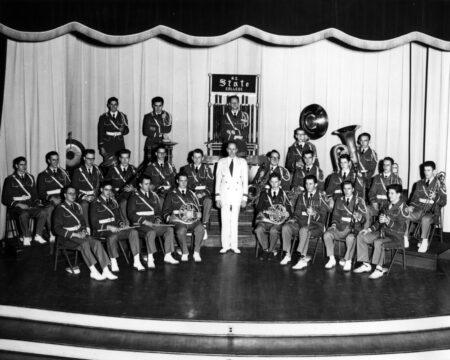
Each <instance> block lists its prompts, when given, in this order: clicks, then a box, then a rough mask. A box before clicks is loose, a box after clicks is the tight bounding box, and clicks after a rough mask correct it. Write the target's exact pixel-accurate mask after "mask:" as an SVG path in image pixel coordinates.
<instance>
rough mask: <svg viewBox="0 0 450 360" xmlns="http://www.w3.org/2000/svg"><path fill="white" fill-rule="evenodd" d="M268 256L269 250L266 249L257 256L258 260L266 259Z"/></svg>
mask: <svg viewBox="0 0 450 360" xmlns="http://www.w3.org/2000/svg"><path fill="white" fill-rule="evenodd" d="M268 256H269V252H268V251H267V250H264V251H263V252H262V254H261V255H260V256H259V260H261V261H266V260H267V258H268Z"/></svg>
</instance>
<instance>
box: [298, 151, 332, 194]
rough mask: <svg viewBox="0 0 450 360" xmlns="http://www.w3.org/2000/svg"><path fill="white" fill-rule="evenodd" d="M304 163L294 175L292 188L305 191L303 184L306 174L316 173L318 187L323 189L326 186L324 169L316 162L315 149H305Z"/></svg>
mask: <svg viewBox="0 0 450 360" xmlns="http://www.w3.org/2000/svg"><path fill="white" fill-rule="evenodd" d="M303 163H304V166H302V167H298V168H297V169H296V170H295V172H294V176H293V177H292V183H291V190H297V191H298V190H301V191H305V188H304V187H303V184H304V180H305V178H306V176H308V175H314V176H315V177H316V179H317V182H318V183H317V184H318V186H317V189H318V190H320V191H323V186H324V176H323V171H322V170H321V169H320V168H319V166H317V165H315V164H314V151H313V150H309V149H307V150H305V151H303Z"/></svg>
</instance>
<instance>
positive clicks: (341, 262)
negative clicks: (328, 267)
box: [339, 258, 345, 266]
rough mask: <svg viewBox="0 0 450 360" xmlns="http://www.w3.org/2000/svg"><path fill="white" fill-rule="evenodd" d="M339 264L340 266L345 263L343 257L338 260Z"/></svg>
mask: <svg viewBox="0 0 450 360" xmlns="http://www.w3.org/2000/svg"><path fill="white" fill-rule="evenodd" d="M339 265H340V266H344V265H345V259H343V258H342V259H341V260H339Z"/></svg>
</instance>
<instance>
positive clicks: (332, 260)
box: [325, 256, 336, 269]
mask: <svg viewBox="0 0 450 360" xmlns="http://www.w3.org/2000/svg"><path fill="white" fill-rule="evenodd" d="M335 266H336V259H335V258H334V256H330V260H328V262H327V263H326V264H325V269H332V268H334V267H335Z"/></svg>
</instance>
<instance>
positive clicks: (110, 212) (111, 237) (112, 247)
mask: <svg viewBox="0 0 450 360" xmlns="http://www.w3.org/2000/svg"><path fill="white" fill-rule="evenodd" d="M112 191H113V185H112V183H111V182H110V181H104V182H103V183H102V184H101V187H100V196H99V197H98V198H97V199H96V200H95V201H94V202H93V203H92V205H91V209H90V213H89V217H90V220H91V225H92V227H93V234H94V236H104V237H106V241H107V242H106V244H107V248H108V255H109V258H110V259H111V271H113V272H118V271H119V265H118V264H117V258H118V257H119V241H120V240H127V239H128V241H129V243H130V250H131V253H132V254H133V267H134V268H135V269H136V270H138V271H143V270H145V269H144V267H143V266H142V264H141V260H140V258H139V247H140V246H139V245H140V244H139V235H138V232H137V230H136V229H132V228H130V227H128V226H127V225H126V222H125V221H124V218H123V215H122V213H121V211H120V208H119V203H118V202H117V201H116V200H115V199H114V198H113V196H112V194H113V193H112Z"/></svg>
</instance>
